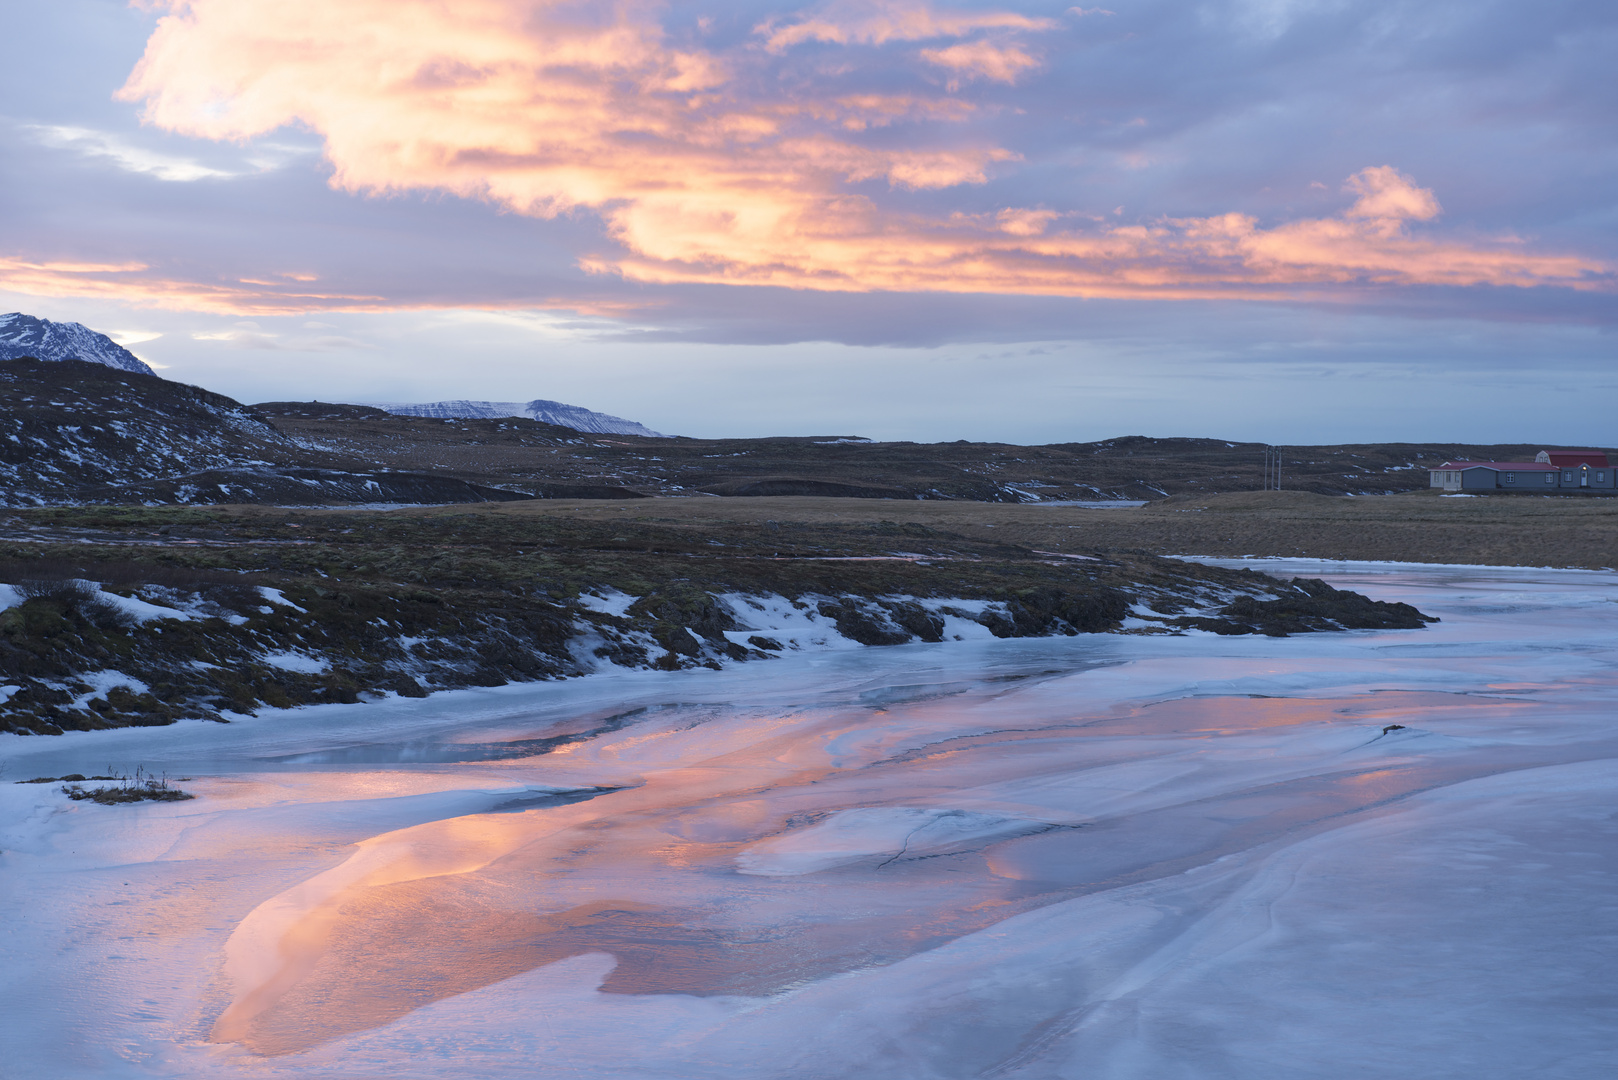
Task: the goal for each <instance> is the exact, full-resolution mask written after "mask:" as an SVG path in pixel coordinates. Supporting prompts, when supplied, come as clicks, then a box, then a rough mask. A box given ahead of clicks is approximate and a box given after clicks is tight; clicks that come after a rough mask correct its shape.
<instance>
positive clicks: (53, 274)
mask: <svg viewBox="0 0 1618 1080" xmlns="http://www.w3.org/2000/svg"><path fill="white" fill-rule="evenodd" d="M287 276H288V277H289V278H291V279H292V280H294V281H299V282H302V281H312V280H314V278H313V277H312V276H311V275H298V276H293V275H287ZM0 290H6V291H8V292H15V293H22V294H23V295H25V296H83V297H92V298H101V299H108V300H122V301H126V302H131V303H137V304H147V305H150V306H152V307H162V308H171V309H176V310H183V311H207V312H216V313H218V314H221V315H284V314H287V313H289V312H299V311H311V310H326V311H339V310H340V311H384V310H389V309H392V308H395V307H398V306H399V305H398V304H396V303H393V302H391V301H389V300H388V299H386V298H384V297H381V296H361V295H351V294H345V293H339V292H311V291H309V290H307V289H297V288H293V287H291V286H289V285H287V284H285V283H283V282H276V281H259V280H255V279H250V278H244V279H241V280H238V281H233V282H207V281H195V280H188V279H185V278H176V277H172V276H168V275H164V274H162V273H157V272H153V270H152V268H151V267H149V266H147V265H146V264H145V263H138V262H131V263H75V262H60V261H57V262H36V261H32V260H28V259H22V258H8V257H5V256H0Z"/></svg>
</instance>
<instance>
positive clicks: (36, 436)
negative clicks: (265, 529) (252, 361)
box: [0, 359, 527, 506]
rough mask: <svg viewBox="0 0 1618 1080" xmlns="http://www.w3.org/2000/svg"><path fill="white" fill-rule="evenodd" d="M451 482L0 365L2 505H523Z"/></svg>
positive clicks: (218, 399) (249, 415)
mask: <svg viewBox="0 0 1618 1080" xmlns="http://www.w3.org/2000/svg"><path fill="white" fill-rule="evenodd" d="M526 497H527V496H526V495H524V494H522V493H518V492H509V491H502V490H499V489H497V488H494V487H493V486H492V485H481V484H476V483H472V482H469V481H468V480H467V479H466V478H464V477H460V476H454V475H442V474H440V475H434V474H421V475H418V474H411V473H399V472H389V471H382V470H377V469H374V468H372V467H370V463H369V462H368V461H366V460H364V459H351V458H347V457H343V456H341V455H338V454H334V453H331V452H330V451H327V450H325V449H324V448H320V447H311V446H310V445H308V444H307V443H305V442H303V441H300V440H298V439H295V438H293V437H291V436H288V435H285V434H283V433H282V432H280V431H277V430H276V429H275V428H274V427H272V426H270V425H269V424H268V423H266V422H265V420H264V418H263V417H262V416H261V415H260V414H259V413H258V412H256V411H255V410H253V409H250V408H248V407H247V406H245V405H242V404H241V403H239V402H236V401H233V400H231V399H230V398H227V397H224V396H223V395H220V394H214V393H211V392H209V391H207V390H203V389H201V388H199V387H195V386H187V385H186V384H184V383H177V382H170V381H169V380H167V379H161V378H158V377H157V376H156V375H143V374H139V373H137V372H132V371H122V370H119V369H116V368H111V367H107V366H105V365H102V364H97V363H89V362H85V361H80V360H63V361H59V362H54V363H50V362H44V361H39V360H31V359H23V360H6V361H0V503H3V504H4V505H8V506H43V505H50V504H63V503H146V504H150V503H261V502H270V503H283V504H294V505H322V504H333V503H461V502H486V501H491V500H492V501H502V500H509V499H520V498H526Z"/></svg>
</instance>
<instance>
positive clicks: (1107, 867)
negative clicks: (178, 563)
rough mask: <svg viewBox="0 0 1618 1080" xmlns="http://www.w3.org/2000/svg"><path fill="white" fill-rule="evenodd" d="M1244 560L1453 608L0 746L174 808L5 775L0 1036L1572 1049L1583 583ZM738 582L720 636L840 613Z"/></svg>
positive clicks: (1601, 615) (706, 1051)
mask: <svg viewBox="0 0 1618 1080" xmlns="http://www.w3.org/2000/svg"><path fill="white" fill-rule="evenodd" d="M1247 565H1251V563H1248V564H1247ZM1276 569H1277V570H1278V571H1280V572H1283V573H1288V574H1303V575H1307V576H1321V577H1325V578H1326V579H1327V580H1329V581H1330V582H1331V583H1332V584H1334V585H1337V586H1339V587H1346V588H1357V589H1361V590H1362V591H1365V592H1367V593H1369V594H1370V595H1372V596H1374V597H1376V598H1378V599H1389V600H1404V601H1408V602H1411V603H1414V604H1416V605H1417V606H1419V607H1420V608H1422V609H1423V610H1424V611H1428V612H1430V613H1433V614H1437V615H1440V616H1442V618H1443V622H1441V623H1438V624H1436V625H1435V626H1433V627H1431V628H1429V629H1427V630H1424V631H1416V632H1409V631H1404V632H1382V631H1364V632H1355V633H1347V634H1314V635H1305V636H1299V637H1295V638H1287V639H1270V638H1257V639H1248V638H1224V637H1218V636H1214V635H1193V636H1186V637H1161V636H1153V637H1120V636H1117V635H1094V636H1080V637H1077V638H1064V639H1031V640H1030V639H1013V640H1006V641H999V640H993V639H989V640H981V639H980V640H964V641H953V640H949V639H948V636H946V641H945V642H944V643H942V644H939V645H925V644H912V645H905V646H898V647H894V648H887V649H866V648H856V647H850V648H847V649H836V650H812V649H807V648H806V649H802V650H793V649H791V648H790V647H789V648H787V649H786V650H785V653H786V655H785V656H784V657H783V658H782V659H780V660H777V661H774V662H772V663H769V664H762V663H761V664H752V665H742V666H739V667H736V668H731V669H727V670H724V671H718V672H715V671H708V670H696V671H687V672H673V673H665V672H622V671H620V672H616V673H612V674H603V675H597V676H592V677H589V678H585V679H578V680H571V681H569V682H566V683H549V684H540V685H530V686H507V687H500V688H488V689H477V690H468V691H464V692H456V693H453V694H437V695H434V696H433V697H431V698H427V699H424V700H406V699H392V700H389V701H386V702H380V703H373V704H366V705H332V706H320V707H315V708H306V709H300V710H295V711H290V712H284V713H272V712H269V711H266V712H265V713H263V714H261V715H260V716H258V717H256V718H241V719H238V720H236V721H235V722H233V723H231V724H229V725H217V724H204V723H182V724H178V725H174V726H171V727H167V728H156V729H126V730H118V731H108V732H93V733H70V734H68V735H64V736H62V737H60V738H52V739H45V738H22V737H17V736H5V737H0V754H3V758H0V760H3V762H4V765H5V778H6V780H8V781H10V780H21V779H28V778H30V777H34V776H60V775H64V774H66V773H69V772H82V773H86V774H91V773H95V772H101V771H103V770H104V769H106V768H107V767H108V765H109V764H110V765H112V766H113V767H114V768H118V769H132V768H134V767H135V766H137V765H144V766H145V767H146V768H147V769H148V770H150V771H154V772H159V773H161V772H167V773H168V774H169V776H170V777H171V778H174V779H176V780H178V781H179V786H181V787H182V788H184V789H185V790H188V791H192V792H194V793H196V794H197V795H198V798H197V799H196V800H194V801H191V802H185V803H177V804H166V805H136V806H113V807H102V806H94V805H85V804H82V803H73V802H70V801H68V800H67V799H66V798H65V796H63V795H62V794H61V793H60V792H59V791H58V790H57V789H58V788H59V786H60V785H54V784H39V785H33V784H14V783H5V784H0V849H3V850H4V854H3V855H0V925H4V926H5V927H6V928H7V931H8V932H7V933H6V934H5V935H3V936H0V971H4V972H5V978H4V981H3V983H0V1011H3V1015H4V1016H5V1017H6V1023H5V1036H6V1040H5V1043H6V1058H5V1059H4V1065H3V1066H0V1068H3V1069H4V1071H5V1075H7V1076H8V1077H9V1076H16V1077H35V1076H37V1077H52V1078H54V1077H66V1078H76V1077H113V1078H120V1077H181V1078H190V1077H238V1076H242V1077H247V1076H252V1077H267V1078H280V1077H307V1078H317V1077H318V1078H328V1077H390V1078H393V1077H397V1078H416V1077H422V1078H426V1077H457V1078H468V1077H471V1078H477V1077H514V1078H515V1077H522V1078H532V1077H548V1076H558V1077H600V1078H609V1077H610V1078H612V1080H653V1078H656V1080H705V1078H709V1077H713V1078H719V1077H725V1078H731V1077H746V1078H749V1080H752V1078H783V1080H785V1078H792V1080H810V1078H813V1080H820V1078H829V1077H839V1078H840V1077H856V1076H857V1077H872V1078H882V1080H909V1078H915V1080H944V1078H976V1077H985V1078H987V1077H1015V1078H1058V1077H1060V1078H1074V1080H1077V1078H1090V1077H1101V1078H1107V1080H1113V1078H1126V1080H1134V1078H1139V1080H1173V1078H1180V1077H1184V1078H1195V1080H1204V1078H1215V1080H1221V1078H1230V1080H1272V1078H1273V1080H1283V1078H1285V1080H1300V1078H1301V1080H1314V1078H1320V1080H1326V1078H1332V1080H1336V1078H1345V1080H1346V1078H1350V1077H1352V1078H1356V1080H1358V1078H1363V1077H1372V1078H1388V1080H1394V1078H1398V1080H1407V1078H1409V1077H1422V1078H1423V1080H1427V1078H1455V1080H1461V1078H1465V1080H1476V1078H1496V1077H1498V1078H1501V1080H1504V1078H1508V1077H1510V1078H1517V1077H1522V1076H1530V1075H1531V1076H1534V1077H1536V1078H1539V1077H1552V1078H1567V1080H1574V1078H1577V1080H1586V1078H1591V1077H1597V1076H1606V1075H1609V1074H1611V1073H1612V1072H1613V1067H1614V1065H1615V1064H1618V991H1615V990H1614V988H1613V984H1612V980H1611V975H1610V972H1611V971H1612V970H1613V965H1614V962H1615V961H1618V901H1615V900H1614V897H1618V817H1615V815H1614V813H1613V810H1614V805H1615V803H1618V725H1615V723H1614V719H1615V717H1618V664H1615V660H1618V605H1615V604H1614V603H1613V601H1614V600H1615V599H1618V575H1613V574H1607V573H1592V572H1575V571H1547V570H1501V569H1479V568H1465V567H1450V568H1446V567H1431V566H1429V567H1409V566H1398V565H1392V564H1379V565H1369V564H1341V563H1336V564H1321V563H1306V562H1291V563H1285V564H1279V565H1277V567H1276ZM266 599H273V598H268V597H267V598H266ZM729 603H730V605H731V607H732V609H733V610H735V611H736V612H737V613H738V618H739V619H743V621H744V623H745V625H747V626H749V627H751V628H752V629H749V630H746V631H742V632H739V633H740V637H739V640H745V638H746V637H747V636H749V635H751V634H756V633H761V632H766V631H768V632H769V636H771V637H776V638H778V639H780V640H781V641H782V642H783V644H787V643H788V640H789V639H791V640H794V641H802V642H808V641H810V640H812V639H813V638H814V637H815V636H816V635H824V634H825V633H826V632H827V631H828V630H829V629H830V627H829V624H828V623H827V621H826V620H823V619H821V618H820V617H819V616H818V615H816V614H814V613H813V612H812V611H806V610H803V609H797V608H793V607H792V606H791V605H790V604H788V603H786V602H785V601H780V600H779V599H776V598H758V597H755V598H751V599H750V600H749V599H747V598H730V600H729ZM961 622H963V623H965V624H966V625H969V626H971V627H977V624H976V623H972V622H970V620H961ZM977 628H978V629H981V627H977ZM114 676H115V673H107V676H106V678H107V679H111V678H113V677H114ZM102 681H105V680H102ZM181 777H184V778H185V779H184V780H179V778H181Z"/></svg>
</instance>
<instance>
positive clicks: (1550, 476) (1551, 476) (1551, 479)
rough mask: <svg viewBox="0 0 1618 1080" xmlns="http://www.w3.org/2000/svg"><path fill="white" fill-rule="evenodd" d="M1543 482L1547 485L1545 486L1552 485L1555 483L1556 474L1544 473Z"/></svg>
mask: <svg viewBox="0 0 1618 1080" xmlns="http://www.w3.org/2000/svg"><path fill="white" fill-rule="evenodd" d="M1545 482H1546V483H1547V484H1554V483H1556V474H1555V473H1553V472H1548V473H1546V474H1545Z"/></svg>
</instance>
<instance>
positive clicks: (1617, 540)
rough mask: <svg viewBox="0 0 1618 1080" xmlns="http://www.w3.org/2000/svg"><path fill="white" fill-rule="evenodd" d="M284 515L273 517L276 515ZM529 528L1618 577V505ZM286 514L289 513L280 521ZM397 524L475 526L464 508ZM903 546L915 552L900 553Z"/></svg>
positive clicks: (599, 512) (899, 506)
mask: <svg viewBox="0 0 1618 1080" xmlns="http://www.w3.org/2000/svg"><path fill="white" fill-rule="evenodd" d="M266 512H272V511H266ZM476 512H477V513H480V514H482V513H486V514H494V515H501V516H510V517H513V518H517V519H523V518H536V519H570V520H575V521H580V522H596V523H606V522H610V521H622V522H625V523H639V524H652V525H657V526H661V527H663V528H673V529H676V530H683V529H690V530H692V531H693V532H694V533H695V532H706V531H709V530H713V531H717V532H727V531H730V530H734V529H738V528H741V529H746V530H749V531H752V530H761V529H762V530H765V531H769V523H771V522H774V523H775V524H776V526H778V527H779V528H780V529H783V530H785V531H786V533H787V535H790V534H791V532H792V531H794V527H799V528H801V527H804V526H807V527H809V528H811V529H819V528H823V527H831V528H834V529H835V528H839V527H842V528H849V529H862V528H864V527H867V526H870V525H874V524H879V523H881V522H884V521H886V522H892V523H894V524H896V525H900V526H904V525H918V526H923V527H925V528H929V529H937V530H944V531H948V532H951V533H956V534H958V535H960V536H962V537H966V538H969V539H971V540H973V541H975V542H979V543H999V544H1008V545H1015V546H1018V547H1025V548H1031V549H1035V550H1042V551H1052V552H1063V553H1083V552H1089V551H1139V552H1144V553H1150V554H1154V555H1170V556H1172V555H1221V556H1242V555H1274V556H1289V557H1292V556H1306V557H1309V558H1322V559H1387V560H1394V561H1401V562H1443V563H1484V564H1489V565H1496V566H1563V567H1583V568H1588V569H1600V568H1604V567H1613V566H1618V498H1599V497H1577V496H1574V497H1569V496H1560V497H1532V496H1495V497H1471V498H1454V497H1445V496H1442V495H1440V494H1439V493H1438V492H1436V491H1420V492H1410V493H1406V494H1400V495H1380V496H1360V497H1355V498H1334V497H1330V496H1325V495H1314V494H1309V493H1307V492H1293V491H1268V492H1258V491H1251V492H1240V493H1234V494H1229V495H1215V496H1208V497H1197V496H1178V497H1175V498H1172V499H1166V500H1161V501H1158V502H1155V503H1152V504H1149V505H1147V506H1142V507H1138V508H1135V509H1109V510H1087V509H1082V508H1078V507H1063V506H1041V505H1038V504H1005V503H971V502H939V501H926V502H922V501H902V500H872V499H819V498H801V497H794V498H740V499H714V498H689V499H657V500H635V501H633V502H623V503H616V502H597V501H562V500H555V501H552V500H544V501H536V502H524V503H507V504H501V505H492V506H487V507H479V508H477V510H476ZM277 513H279V512H277ZM394 513H395V514H397V515H418V514H419V515H422V516H435V515H442V514H451V513H453V514H464V513H467V508H465V507H453V508H451V507H444V508H432V509H421V510H414V509H412V510H401V511H395V512H394ZM899 546H902V545H899Z"/></svg>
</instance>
